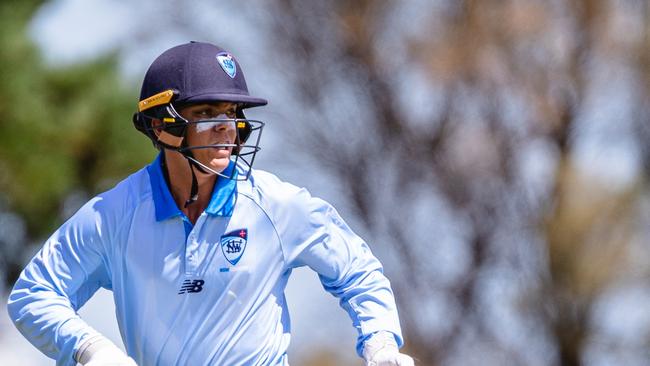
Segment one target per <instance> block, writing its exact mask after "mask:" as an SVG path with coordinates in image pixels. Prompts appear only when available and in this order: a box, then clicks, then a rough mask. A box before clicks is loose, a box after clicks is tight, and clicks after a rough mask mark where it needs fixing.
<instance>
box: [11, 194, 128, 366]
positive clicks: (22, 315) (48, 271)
mask: <svg viewBox="0 0 650 366" xmlns="http://www.w3.org/2000/svg"><path fill="white" fill-rule="evenodd" d="M97 203H98V202H97V199H95V200H91V201H90V202H89V203H88V204H86V205H85V206H84V207H82V209H80V210H79V212H77V213H76V214H75V215H74V216H73V217H72V218H71V219H70V220H68V221H67V222H66V223H65V224H63V225H62V226H61V227H60V228H59V229H58V230H57V231H56V232H55V233H54V234H53V235H52V236H51V237H50V238H49V239H48V240H47V242H46V243H45V244H44V246H43V248H42V249H41V250H40V251H39V252H38V253H37V254H36V255H35V256H34V258H32V260H31V261H30V262H29V263H28V264H27V266H26V267H25V269H24V270H23V271H22V273H21V274H20V276H19V278H18V280H17V281H16V283H15V285H14V287H13V290H12V291H11V293H10V295H9V299H8V304H7V308H8V312H9V316H10V317H11V319H12V320H13V322H14V324H15V325H16V327H17V328H18V330H19V331H20V332H21V333H22V334H23V336H25V338H27V339H28V340H29V341H30V342H31V343H32V344H33V345H34V346H35V347H36V348H38V349H39V350H40V351H41V352H43V353H44V354H45V355H47V356H48V357H50V358H53V359H56V360H57V365H76V360H75V358H74V357H75V354H76V353H77V351H78V350H79V349H80V347H81V346H82V345H83V344H84V342H86V341H87V340H90V339H97V337H100V335H99V334H98V333H97V332H96V331H95V330H94V329H92V328H91V327H90V326H89V325H88V324H87V323H86V322H85V321H83V320H82V319H81V318H80V317H79V315H78V314H77V310H78V309H79V308H80V307H81V306H82V305H83V304H85V302H86V301H87V300H88V299H89V298H90V297H91V296H92V295H93V294H94V293H95V292H96V291H97V289H98V288H99V287H105V288H110V286H111V285H110V277H109V274H108V268H107V259H106V255H105V250H104V248H105V247H104V239H105V238H103V237H102V234H104V235H106V232H105V231H104V232H103V229H104V228H102V227H101V225H102V224H103V223H105V222H106V221H107V218H106V217H105V216H102V215H101V214H100V213H99V212H98V211H97V210H96V209H95V208H94V207H93V206H94V205H96V204H97ZM96 348H97V347H94V348H93V349H96ZM120 352H121V351H120ZM91 354H92V352H91V353H87V355H91Z"/></svg>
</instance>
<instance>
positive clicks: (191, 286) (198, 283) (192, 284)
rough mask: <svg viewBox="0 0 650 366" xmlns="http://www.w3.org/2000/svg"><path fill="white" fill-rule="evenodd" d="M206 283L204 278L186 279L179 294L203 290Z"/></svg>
mask: <svg viewBox="0 0 650 366" xmlns="http://www.w3.org/2000/svg"><path fill="white" fill-rule="evenodd" d="M204 283H205V281H203V280H185V281H183V285H182V286H181V289H180V291H178V294H179V295H180V294H184V293H193V292H201V290H203V284H204Z"/></svg>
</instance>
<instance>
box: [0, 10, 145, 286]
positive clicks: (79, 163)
mask: <svg viewBox="0 0 650 366" xmlns="http://www.w3.org/2000/svg"><path fill="white" fill-rule="evenodd" d="M41 3H42V1H13V0H12V1H3V2H2V3H1V4H0V16H2V18H3V19H4V20H3V22H2V32H1V34H0V47H1V48H2V52H1V53H0V64H1V65H2V69H3V72H2V76H1V80H0V81H1V82H0V115H2V119H1V120H0V131H1V133H0V192H2V193H1V194H0V216H1V217H0V231H1V232H2V235H0V272H3V273H5V274H6V278H5V281H6V283H7V284H8V285H11V284H12V283H13V281H14V280H15V279H16V277H17V275H18V274H19V271H20V270H21V269H22V266H23V265H24V262H25V261H26V259H27V258H28V257H29V256H31V255H32V254H33V253H34V251H35V250H36V247H33V246H30V245H28V244H36V245H38V246H40V245H41V243H42V240H43V238H44V237H45V236H46V235H49V234H50V233H51V231H53V230H54V229H55V228H56V226H58V225H59V224H60V223H61V220H62V219H65V218H67V216H68V215H70V214H71V213H72V212H70V210H75V209H76V208H77V207H78V206H79V205H80V204H81V203H83V200H84V199H85V197H88V196H90V195H92V194H94V193H97V192H98V191H101V190H104V189H106V188H109V187H110V186H111V185H112V183H115V182H116V181H117V180H118V179H121V177H123V176H124V175H126V174H127V173H129V172H132V171H134V170H135V169H136V168H138V167H140V166H142V164H143V162H145V161H148V160H149V159H151V157H152V156H153V154H154V150H153V149H151V148H149V146H148V145H147V143H146V140H144V139H143V138H142V137H140V136H138V134H136V133H134V132H133V131H134V130H133V128H132V126H131V122H130V116H131V114H132V113H133V109H134V105H135V104H134V103H135V102H134V101H135V100H136V99H137V97H136V96H135V95H134V93H133V92H132V91H127V89H126V88H125V87H124V86H123V85H122V83H121V82H120V78H119V75H118V74H117V72H116V57H115V56H112V55H111V56H109V57H106V58H104V59H101V60H97V61H95V62H92V63H90V64H79V65H74V66H67V67H65V68H49V67H47V66H46V65H44V64H43V62H42V61H41V58H40V55H39V53H38V51H37V50H36V48H35V47H34V46H33V44H32V42H31V41H30V40H29V38H28V36H27V25H28V22H29V20H30V17H31V16H32V14H33V13H34V12H35V11H36V10H37V8H38V7H39V6H40V5H41ZM75 197H76V198H77V199H76V200H75ZM68 206H72V207H68ZM16 241H18V242H16Z"/></svg>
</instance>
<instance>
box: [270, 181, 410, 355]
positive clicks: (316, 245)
mask: <svg viewBox="0 0 650 366" xmlns="http://www.w3.org/2000/svg"><path fill="white" fill-rule="evenodd" d="M285 207H286V211H285V212H284V213H283V214H284V218H283V219H278V220H279V221H280V224H279V225H280V226H281V227H282V228H283V230H286V232H285V234H286V235H285V238H284V239H285V240H283V245H284V251H285V252H284V254H285V257H286V259H287V261H288V262H289V265H290V266H291V267H297V266H302V265H307V266H309V267H310V268H312V269H313V270H314V271H316V272H317V273H318V275H319V278H320V280H321V283H322V284H323V287H324V288H325V289H326V290H327V291H328V292H330V293H331V294H333V295H334V296H336V297H337V298H339V299H340V304H341V307H343V308H344V309H345V310H346V311H347V312H348V314H349V316H350V318H351V319H352V322H353V324H354V326H355V327H356V328H357V331H358V338H357V353H358V354H359V355H360V356H362V357H364V359H365V360H366V363H367V365H375V366H379V365H382V366H388V365H404V366H405V365H412V364H413V360H412V359H411V358H410V357H408V356H406V355H402V354H400V353H399V351H398V348H399V347H401V346H402V344H403V340H402V334H401V328H400V324H399V317H398V313H397V307H396V305H395V299H394V296H393V291H392V289H391V287H390V282H389V281H388V279H387V278H386V276H384V274H383V269H382V266H381V263H380V262H379V260H377V258H376V257H375V256H374V255H373V254H372V252H371V251H370V248H369V247H368V245H367V244H366V243H365V242H364V241H363V240H362V239H361V238H360V237H359V236H357V235H356V234H355V233H354V232H353V231H352V230H351V229H350V228H349V227H348V225H347V224H346V223H345V222H344V221H343V219H342V218H341V217H340V216H339V215H338V213H337V212H336V210H335V209H334V208H333V207H332V206H331V205H330V204H328V203H327V202H325V201H323V200H321V199H318V198H314V197H312V196H311V195H309V193H308V192H307V191H306V190H300V191H296V193H295V196H294V197H292V198H291V199H289V200H288V201H287V204H286V205H285Z"/></svg>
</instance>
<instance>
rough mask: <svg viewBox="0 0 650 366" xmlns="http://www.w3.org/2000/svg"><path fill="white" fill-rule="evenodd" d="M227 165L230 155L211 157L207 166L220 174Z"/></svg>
mask: <svg viewBox="0 0 650 366" xmlns="http://www.w3.org/2000/svg"><path fill="white" fill-rule="evenodd" d="M228 164H230V154H228V155H227V156H221V157H213V158H212V159H211V160H210V163H209V164H208V166H209V167H210V169H212V170H214V171H216V172H219V173H221V172H223V171H224V170H225V169H226V168H227V167H228Z"/></svg>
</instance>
